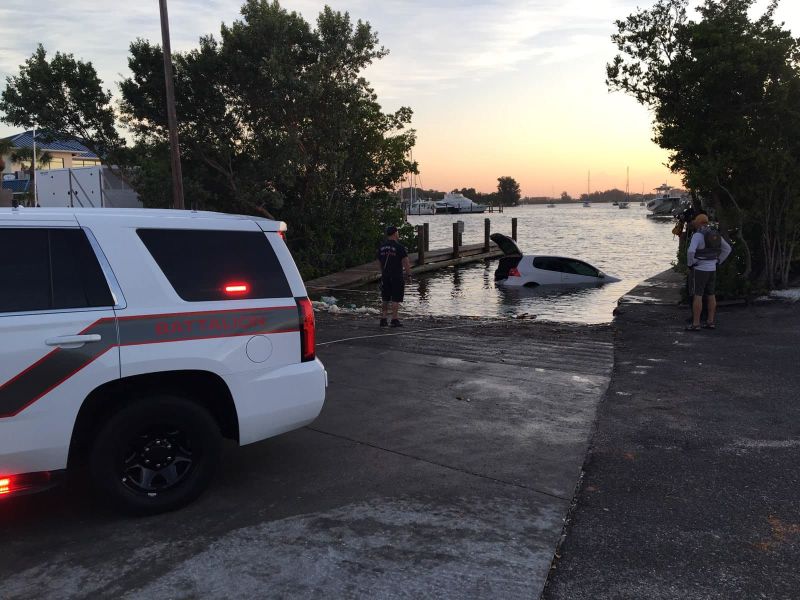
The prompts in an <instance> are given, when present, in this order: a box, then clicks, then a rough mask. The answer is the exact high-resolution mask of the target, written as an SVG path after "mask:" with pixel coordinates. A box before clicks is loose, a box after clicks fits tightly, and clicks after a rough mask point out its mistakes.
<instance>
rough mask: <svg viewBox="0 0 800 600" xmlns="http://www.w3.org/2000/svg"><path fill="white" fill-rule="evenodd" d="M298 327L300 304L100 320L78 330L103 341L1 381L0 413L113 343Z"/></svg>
mask: <svg viewBox="0 0 800 600" xmlns="http://www.w3.org/2000/svg"><path fill="white" fill-rule="evenodd" d="M117 326H118V327H119V340H117ZM299 328H300V323H299V317H298V314H297V307H296V306H279V307H270V308H257V309H242V310H226V311H203V312H195V313H174V314H159V315H140V316H132V317H128V316H125V317H119V318H114V317H107V318H104V319H99V320H98V321H95V322H94V323H92V324H91V325H90V326H89V327H87V328H86V329H84V330H83V331H81V332H80V333H81V334H89V333H97V334H100V335H101V337H102V339H103V340H104V341H102V342H100V343H91V344H85V345H84V346H82V347H80V348H75V349H69V350H65V349H61V348H57V349H55V350H53V351H52V352H50V353H49V354H47V355H45V356H44V357H43V358H41V359H39V360H38V361H36V362H35V363H34V364H32V365H30V366H29V367H27V368H26V369H25V370H24V371H22V372H20V373H18V374H17V375H15V376H14V377H12V378H11V379H9V380H8V381H6V382H5V383H4V384H3V385H2V386H0V418H7V417H13V416H14V415H16V414H18V413H20V412H21V411H22V410H24V409H25V408H27V407H28V406H30V405H31V404H33V403H34V402H36V401H37V400H39V399H40V398H42V397H43V396H44V395H45V394H47V393H49V392H51V391H52V390H53V389H55V388H56V387H58V386H59V385H61V384H62V383H64V382H65V381H66V380H67V379H69V378H70V377H72V376H73V375H75V374H76V373H78V372H79V371H80V370H81V369H83V368H85V367H86V366H87V365H89V364H91V363H92V362H94V361H95V360H97V359H98V358H99V357H100V356H102V355H103V354H105V353H106V352H108V351H109V350H111V349H112V348H114V347H115V346H137V345H141V344H159V343H167V342H185V341H190V340H204V339H213V338H225V337H238V336H249V335H263V334H273V333H291V332H294V331H299ZM106 340H109V341H111V343H109V342H108V341H106Z"/></svg>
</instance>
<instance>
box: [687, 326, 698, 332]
mask: <svg viewBox="0 0 800 600" xmlns="http://www.w3.org/2000/svg"><path fill="white" fill-rule="evenodd" d="M686 331H700V325H687V326H686Z"/></svg>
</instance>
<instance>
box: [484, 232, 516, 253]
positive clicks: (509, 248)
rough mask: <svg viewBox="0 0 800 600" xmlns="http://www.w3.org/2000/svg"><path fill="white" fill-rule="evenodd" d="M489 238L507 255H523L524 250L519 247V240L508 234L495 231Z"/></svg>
mask: <svg viewBox="0 0 800 600" xmlns="http://www.w3.org/2000/svg"><path fill="white" fill-rule="evenodd" d="M489 239H491V240H492V241H493V242H494V243H495V244H497V245H498V246H499V247H500V250H502V251H503V254H505V255H506V256H522V251H521V250H520V249H519V246H517V242H515V241H514V240H512V239H511V238H510V237H508V236H507V235H503V234H502V233H493V234H492V235H490V236H489Z"/></svg>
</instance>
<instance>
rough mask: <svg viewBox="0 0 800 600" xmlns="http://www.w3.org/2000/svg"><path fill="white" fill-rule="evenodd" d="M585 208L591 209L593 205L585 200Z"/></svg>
mask: <svg viewBox="0 0 800 600" xmlns="http://www.w3.org/2000/svg"><path fill="white" fill-rule="evenodd" d="M583 207H584V208H591V207H592V203H591V202H589V201H588V200H584V202H583Z"/></svg>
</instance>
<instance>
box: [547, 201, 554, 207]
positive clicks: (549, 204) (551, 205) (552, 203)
mask: <svg viewBox="0 0 800 600" xmlns="http://www.w3.org/2000/svg"><path fill="white" fill-rule="evenodd" d="M555 207H556V205H555V202H548V203H547V208H555Z"/></svg>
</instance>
